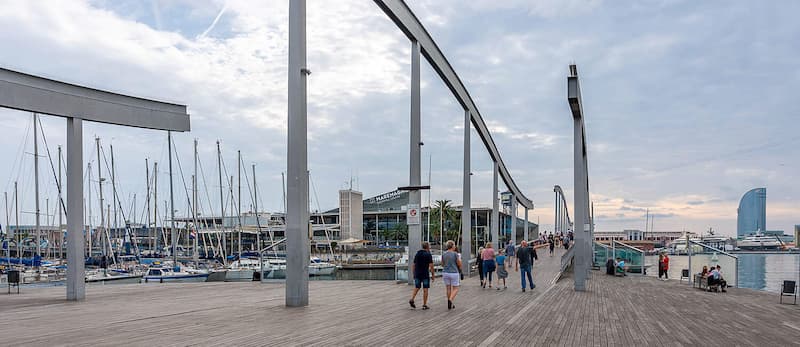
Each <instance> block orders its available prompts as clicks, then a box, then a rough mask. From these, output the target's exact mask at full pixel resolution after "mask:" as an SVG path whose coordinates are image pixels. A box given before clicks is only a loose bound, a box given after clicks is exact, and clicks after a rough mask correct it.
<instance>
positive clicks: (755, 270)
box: [646, 253, 800, 293]
mask: <svg viewBox="0 0 800 347" xmlns="http://www.w3.org/2000/svg"><path fill="white" fill-rule="evenodd" d="M735 255H736V256H737V257H738V258H739V261H738V263H739V270H738V271H737V272H736V276H738V281H739V287H741V288H750V289H757V290H765V291H769V292H776V293H777V292H779V291H780V290H781V284H783V281H784V280H794V281H800V279H799V278H798V276H800V254H798V253H785V254H780V253H769V254H763V253H762V254H759V253H738V254H735ZM669 258H670V264H669V277H670V278H671V279H679V278H680V276H681V269H687V268H688V266H689V257H688V256H685V255H672V256H670V257H669ZM646 263H647V264H652V266H651V267H650V268H649V269H648V271H647V275H648V276H658V268H657V267H656V264H657V263H658V256H648V257H647V258H646ZM711 264H720V266H721V267H722V273H723V276H725V277H727V280H728V281H729V282H733V281H732V279H731V278H730V277H731V276H729V275H728V276H726V275H725V274H730V273H731V271H733V267H734V265H733V264H734V263H733V260H732V259H728V258H727V257H725V256H724V255H717V257H716V260H715V259H714V256H713V255H712V254H696V255H693V256H692V269H693V270H695V271H692V272H694V273H696V272H699V269H702V267H703V265H711Z"/></svg>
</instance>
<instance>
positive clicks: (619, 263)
mask: <svg viewBox="0 0 800 347" xmlns="http://www.w3.org/2000/svg"><path fill="white" fill-rule="evenodd" d="M617 273H621V274H622V275H623V276H626V275H625V260H623V259H621V258H617Z"/></svg>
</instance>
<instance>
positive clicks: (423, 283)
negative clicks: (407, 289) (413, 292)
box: [414, 278, 431, 288]
mask: <svg viewBox="0 0 800 347" xmlns="http://www.w3.org/2000/svg"><path fill="white" fill-rule="evenodd" d="M414 287H417V288H430V287H431V279H430V278H415V279H414Z"/></svg>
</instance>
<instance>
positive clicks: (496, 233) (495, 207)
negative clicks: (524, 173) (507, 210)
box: [492, 161, 500, 245]
mask: <svg viewBox="0 0 800 347" xmlns="http://www.w3.org/2000/svg"><path fill="white" fill-rule="evenodd" d="M498 166H499V165H498V164H497V162H496V161H495V162H494V179H493V180H492V242H494V243H496V244H498V245H499V244H500V198H499V197H498V194H499V193H498V191H497V175H498V170H499V167H498Z"/></svg>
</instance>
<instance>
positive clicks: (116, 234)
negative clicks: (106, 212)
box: [108, 144, 120, 253]
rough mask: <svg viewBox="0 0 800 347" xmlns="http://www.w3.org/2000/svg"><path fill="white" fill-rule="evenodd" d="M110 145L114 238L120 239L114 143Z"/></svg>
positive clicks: (112, 249)
mask: <svg viewBox="0 0 800 347" xmlns="http://www.w3.org/2000/svg"><path fill="white" fill-rule="evenodd" d="M108 147H109V149H110V151H111V192H112V193H111V204H112V205H114V229H113V230H114V239H115V240H119V238H120V232H119V225H118V224H117V180H116V178H117V170H116V168H115V167H114V145H113V144H109V145H108ZM109 219H110V218H109ZM115 243H116V242H115ZM111 252H112V253H113V252H114V247H113V246H111Z"/></svg>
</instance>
